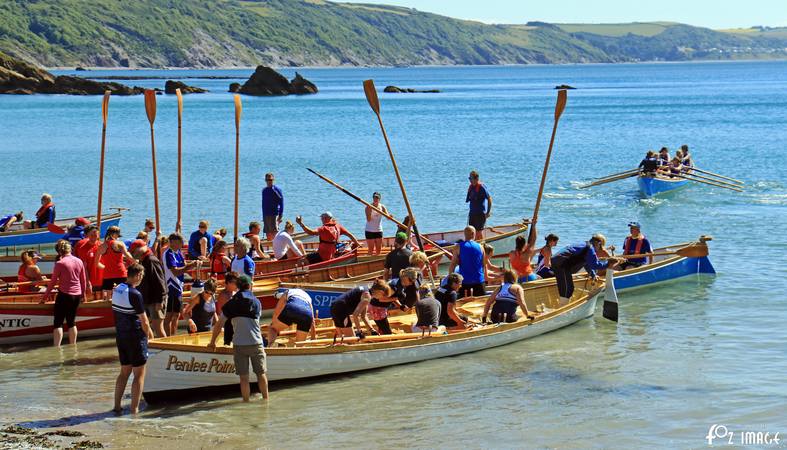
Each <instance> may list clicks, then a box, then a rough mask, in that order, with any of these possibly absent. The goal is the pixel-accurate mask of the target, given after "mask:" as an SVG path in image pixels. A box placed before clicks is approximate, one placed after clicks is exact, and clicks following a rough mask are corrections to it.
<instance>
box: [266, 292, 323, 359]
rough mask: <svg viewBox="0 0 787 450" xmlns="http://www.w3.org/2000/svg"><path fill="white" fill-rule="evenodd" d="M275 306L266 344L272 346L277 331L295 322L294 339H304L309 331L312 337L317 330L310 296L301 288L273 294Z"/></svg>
mask: <svg viewBox="0 0 787 450" xmlns="http://www.w3.org/2000/svg"><path fill="white" fill-rule="evenodd" d="M273 295H274V297H276V307H275V308H274V309H273V320H272V321H271V326H270V327H269V328H268V345H269V346H273V344H274V342H276V337H278V336H279V333H281V332H282V331H284V330H286V329H287V328H289V326H290V325H292V324H295V327H296V329H295V340H296V341H298V342H300V341H305V340H306V336H307V335H308V334H309V333H311V337H312V339H314V338H316V336H317V332H316V328H315V324H314V306H313V305H312V298H311V297H310V296H309V294H308V293H306V291H304V290H303V289H284V290H283V291H278V292H276V293H275V294H273Z"/></svg>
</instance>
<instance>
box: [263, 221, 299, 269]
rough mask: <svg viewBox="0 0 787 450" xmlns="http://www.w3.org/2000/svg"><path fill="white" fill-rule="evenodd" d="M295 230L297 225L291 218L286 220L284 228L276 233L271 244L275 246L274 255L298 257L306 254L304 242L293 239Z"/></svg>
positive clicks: (284, 257) (287, 257)
mask: <svg viewBox="0 0 787 450" xmlns="http://www.w3.org/2000/svg"><path fill="white" fill-rule="evenodd" d="M294 232H295V225H293V224H292V222H290V221H289V220H288V221H287V222H285V224H284V229H283V230H281V231H279V232H278V233H276V237H274V238H273V242H272V243H271V245H272V246H273V256H274V257H275V258H276V259H278V260H282V259H291V258H292V259H298V258H301V257H303V256H304V255H306V250H305V249H304V247H303V242H301V241H295V240H293V239H292V234H293V233H294Z"/></svg>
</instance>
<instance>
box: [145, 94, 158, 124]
mask: <svg viewBox="0 0 787 450" xmlns="http://www.w3.org/2000/svg"><path fill="white" fill-rule="evenodd" d="M145 112H146V113H147V114H148V122H150V126H151V127H152V126H153V122H155V121H156V91H154V90H153V89H145Z"/></svg>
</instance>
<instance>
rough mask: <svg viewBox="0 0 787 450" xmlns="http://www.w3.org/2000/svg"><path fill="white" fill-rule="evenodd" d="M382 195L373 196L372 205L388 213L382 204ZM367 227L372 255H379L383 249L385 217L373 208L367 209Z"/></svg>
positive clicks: (368, 207)
mask: <svg viewBox="0 0 787 450" xmlns="http://www.w3.org/2000/svg"><path fill="white" fill-rule="evenodd" d="M381 198H382V195H381V194H380V193H379V192H375V193H373V194H372V205H374V207H375V208H377V209H379V210H380V211H382V212H384V213H386V214H387V213H388V210H387V209H386V208H385V205H383V204H382V203H380V199H381ZM364 212H365V213H366V227H365V228H364V233H365V235H366V243H367V245H368V246H369V254H370V255H379V254H380V251H381V250H382V247H383V215H382V214H380V213H379V212H377V211H376V210H374V209H373V208H371V207H370V206H367V207H366V210H365V211H364Z"/></svg>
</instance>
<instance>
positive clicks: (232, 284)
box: [216, 272, 240, 314]
mask: <svg viewBox="0 0 787 450" xmlns="http://www.w3.org/2000/svg"><path fill="white" fill-rule="evenodd" d="M239 276H240V275H238V273H237V272H227V274H226V275H224V289H222V291H221V294H219V296H218V298H217V299H216V314H221V308H223V307H224V305H226V304H227V302H228V301H230V299H231V298H232V296H233V295H235V293H236V292H238V277H239Z"/></svg>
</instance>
